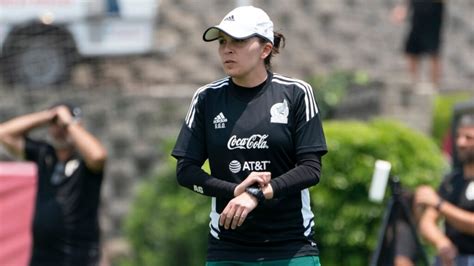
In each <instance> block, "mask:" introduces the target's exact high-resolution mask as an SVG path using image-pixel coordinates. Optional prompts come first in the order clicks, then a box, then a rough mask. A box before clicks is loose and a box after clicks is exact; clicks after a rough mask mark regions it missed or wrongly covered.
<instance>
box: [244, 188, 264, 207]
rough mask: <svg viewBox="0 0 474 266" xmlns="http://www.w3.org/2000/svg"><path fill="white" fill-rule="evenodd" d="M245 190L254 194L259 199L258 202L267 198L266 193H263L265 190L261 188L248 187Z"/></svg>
mask: <svg viewBox="0 0 474 266" xmlns="http://www.w3.org/2000/svg"><path fill="white" fill-rule="evenodd" d="M245 192H247V193H249V194H250V195H252V196H254V197H255V198H256V199H257V202H258V203H261V202H262V201H264V200H265V195H263V191H262V190H261V189H260V188H256V187H248V188H246V189H245Z"/></svg>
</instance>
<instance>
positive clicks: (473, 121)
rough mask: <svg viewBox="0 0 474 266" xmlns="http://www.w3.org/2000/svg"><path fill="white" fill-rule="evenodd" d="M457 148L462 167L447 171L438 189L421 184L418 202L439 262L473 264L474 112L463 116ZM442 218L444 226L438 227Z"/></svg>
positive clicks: (446, 265)
mask: <svg viewBox="0 0 474 266" xmlns="http://www.w3.org/2000/svg"><path fill="white" fill-rule="evenodd" d="M455 145H456V151H457V154H458V158H459V161H460V162H461V163H462V168H461V169H458V170H454V171H452V172H451V173H450V174H448V175H447V176H446V177H445V179H444V180H443V182H442V183H441V186H440V188H439V190H438V192H436V191H435V190H434V189H433V188H431V187H428V186H421V187H419V188H418V189H417V191H416V195H415V204H417V205H418V206H422V207H423V208H424V209H425V210H424V213H423V215H422V217H421V220H420V225H419V226H420V231H421V234H422V236H424V238H425V239H426V240H428V241H429V242H430V243H431V244H433V245H434V246H435V248H436V251H437V255H438V256H437V258H436V265H443V266H451V265H455V266H472V265H474V114H464V115H462V116H461V117H460V120H459V124H458V127H457V134H456V141H455ZM440 218H442V219H444V223H445V230H444V231H443V230H441V229H440V228H439V227H438V220H439V219H440Z"/></svg>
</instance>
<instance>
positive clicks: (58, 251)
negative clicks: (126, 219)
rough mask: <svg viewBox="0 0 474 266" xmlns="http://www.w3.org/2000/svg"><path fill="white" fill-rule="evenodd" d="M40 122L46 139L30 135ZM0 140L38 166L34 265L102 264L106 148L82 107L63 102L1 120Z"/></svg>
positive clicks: (32, 259) (12, 150) (34, 222)
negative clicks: (101, 209)
mask: <svg viewBox="0 0 474 266" xmlns="http://www.w3.org/2000/svg"><path fill="white" fill-rule="evenodd" d="M40 127H48V135H47V138H46V139H47V140H46V141H44V140H34V139H32V138H30V137H29V136H28V133H29V132H30V131H32V130H34V129H36V128H40ZM0 143H1V144H3V145H4V146H5V147H6V148H7V150H9V151H10V152H11V153H12V154H14V155H16V156H17V157H18V158H21V159H25V160H28V161H32V162H35V163H36V165H37V169H38V188H37V194H36V202H35V213H34V221H33V250H32V257H31V260H30V265H78V266H79V265H86V266H87V265H98V263H99V257H100V245H99V235H100V229H99V219H98V208H99V202H100V189H101V184H102V179H103V175H104V166H105V162H106V159H107V152H106V150H105V148H104V147H103V146H102V144H101V143H100V142H99V140H97V139H96V138H95V137H94V136H93V135H92V134H91V133H89V132H88V131H87V130H86V129H85V128H84V127H83V126H82V125H81V121H80V109H79V108H78V107H76V106H74V105H72V104H68V103H65V104H62V103H61V104H57V105H55V106H53V107H52V108H49V109H47V110H43V111H39V112H35V113H31V114H26V115H23V116H19V117H16V118H13V119H11V120H9V121H6V122H4V123H1V124H0Z"/></svg>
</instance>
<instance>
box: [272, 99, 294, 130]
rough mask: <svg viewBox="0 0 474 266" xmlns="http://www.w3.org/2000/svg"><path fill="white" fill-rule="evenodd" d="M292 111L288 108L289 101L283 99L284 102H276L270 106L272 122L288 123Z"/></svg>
mask: <svg viewBox="0 0 474 266" xmlns="http://www.w3.org/2000/svg"><path fill="white" fill-rule="evenodd" d="M289 113H290V109H289V108H288V102H287V101H286V99H285V100H283V102H282V103H276V104H274V105H273V106H272V108H270V114H271V116H272V117H271V119H270V122H271V123H277V124H288V114H289Z"/></svg>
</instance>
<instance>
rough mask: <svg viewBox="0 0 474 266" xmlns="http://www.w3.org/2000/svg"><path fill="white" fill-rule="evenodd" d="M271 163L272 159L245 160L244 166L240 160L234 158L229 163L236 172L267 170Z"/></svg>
mask: <svg viewBox="0 0 474 266" xmlns="http://www.w3.org/2000/svg"><path fill="white" fill-rule="evenodd" d="M269 164H270V161H245V162H244V165H243V166H242V164H241V163H240V162H239V161H237V160H233V161H232V162H230V163H229V170H230V171H231V172H232V173H234V174H237V173H239V172H240V171H266V170H267V166H268V165H269Z"/></svg>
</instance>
